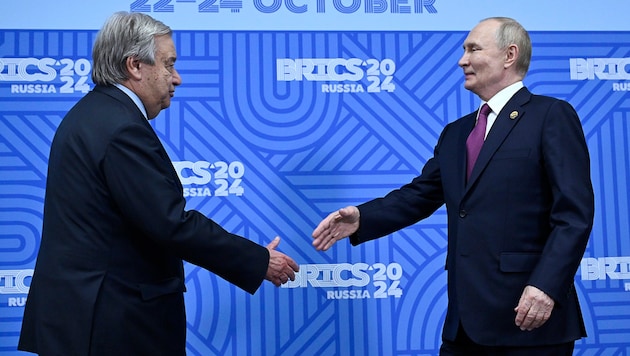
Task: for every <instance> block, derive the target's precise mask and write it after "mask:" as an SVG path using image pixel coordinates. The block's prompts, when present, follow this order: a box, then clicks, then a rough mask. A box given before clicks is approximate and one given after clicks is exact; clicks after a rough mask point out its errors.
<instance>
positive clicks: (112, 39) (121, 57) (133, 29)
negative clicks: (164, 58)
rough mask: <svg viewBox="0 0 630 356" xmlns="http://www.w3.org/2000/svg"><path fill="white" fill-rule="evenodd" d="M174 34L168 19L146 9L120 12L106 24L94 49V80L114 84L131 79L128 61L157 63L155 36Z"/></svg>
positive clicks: (101, 83)
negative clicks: (156, 16)
mask: <svg viewBox="0 0 630 356" xmlns="http://www.w3.org/2000/svg"><path fill="white" fill-rule="evenodd" d="M164 35H168V36H172V30H171V28H170V27H168V26H166V25H165V24H164V23H162V22H160V21H158V20H156V19H154V18H152V17H151V16H149V15H145V14H142V13H137V12H134V13H129V12H124V11H121V12H116V13H114V14H113V15H112V16H111V17H110V18H109V19H107V21H106V22H105V24H104V25H103V28H102V29H101V30H100V31H99V33H98V35H97V36H96V40H95V41H94V48H93V49H92V61H93V64H92V81H93V82H94V84H97V85H113V84H116V83H121V82H123V81H125V80H126V79H128V73H127V69H126V61H127V58H129V57H135V58H137V59H138V60H139V61H140V62H142V63H147V64H151V65H152V64H155V51H156V48H155V37H156V36H164Z"/></svg>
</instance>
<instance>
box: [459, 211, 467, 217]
mask: <svg viewBox="0 0 630 356" xmlns="http://www.w3.org/2000/svg"><path fill="white" fill-rule="evenodd" d="M466 214H467V213H466V210H460V211H459V217H460V218H465V217H466Z"/></svg>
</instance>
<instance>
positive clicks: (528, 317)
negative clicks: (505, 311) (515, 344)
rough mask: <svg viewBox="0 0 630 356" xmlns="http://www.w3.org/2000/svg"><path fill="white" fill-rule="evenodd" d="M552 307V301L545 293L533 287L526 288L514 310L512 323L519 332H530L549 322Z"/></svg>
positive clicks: (553, 303)
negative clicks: (518, 328) (514, 317)
mask: <svg viewBox="0 0 630 356" xmlns="http://www.w3.org/2000/svg"><path fill="white" fill-rule="evenodd" d="M554 305H555V302H554V300H553V299H551V297H549V296H548V295H547V294H545V292H543V291H541V290H540V289H538V288H536V287H534V286H527V287H525V289H524V290H523V294H522V295H521V299H520V300H519V301H518V306H516V308H514V311H515V312H516V319H515V320H514V322H515V323H516V326H518V327H520V328H521V330H523V331H525V330H527V331H532V330H534V329H536V328H538V327H540V326H541V325H543V324H544V323H545V322H546V321H547V320H549V317H550V316H551V312H552V310H553V306H554Z"/></svg>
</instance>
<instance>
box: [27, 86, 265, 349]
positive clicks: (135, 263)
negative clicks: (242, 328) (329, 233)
mask: <svg viewBox="0 0 630 356" xmlns="http://www.w3.org/2000/svg"><path fill="white" fill-rule="evenodd" d="M48 168H49V169H48V177H47V186H46V197H45V205H44V224H43V236H42V241H41V247H40V250H39V254H38V257H37V262H36V266H35V272H34V276H33V279H32V283H31V286H30V291H29V295H28V300H27V303H26V308H25V313H24V318H23V325H22V332H21V335H20V341H19V346H18V348H19V349H21V350H27V351H31V352H36V353H40V354H42V355H66V356H69V355H117V354H118V355H184V354H185V333H186V320H185V311H184V299H183V292H184V290H185V285H184V270H183V263H182V260H186V261H189V262H191V263H194V264H196V265H198V266H201V267H203V268H205V269H208V270H210V271H212V272H214V273H216V274H217V275H219V276H221V277H222V278H224V279H226V280H227V281H229V282H231V283H233V284H235V285H236V286H238V287H240V288H242V289H244V290H245V291H247V292H249V293H254V292H255V291H256V290H257V289H258V287H259V286H260V284H261V283H262V281H263V279H264V276H265V273H266V271H267V265H268V261H269V252H268V251H267V249H266V248H264V247H263V246H260V245H258V244H255V243H253V242H252V241H249V240H247V239H245V238H242V237H240V236H237V235H233V234H230V233H228V232H226V231H225V230H224V229H222V228H221V227H220V226H219V225H217V224H216V223H214V222H213V221H212V220H210V219H208V218H206V217H205V216H203V215H202V214H200V213H198V212H196V211H186V210H185V204H186V201H185V199H184V198H183V194H182V186H181V184H180V182H179V179H178V176H177V174H176V172H175V170H174V168H173V165H172V163H171V161H170V159H169V157H168V155H167V153H166V151H165V150H164V148H163V146H162V144H161V142H160V140H159V139H158V137H157V135H156V134H155V132H154V130H153V129H152V127H151V126H150V125H149V123H148V122H147V120H146V119H145V118H144V117H143V115H142V113H141V112H140V110H139V109H138V108H137V107H136V105H135V104H134V103H133V101H132V100H131V99H130V98H129V97H128V96H127V95H126V94H125V93H123V92H122V91H121V90H120V89H118V88H116V87H113V86H112V87H101V86H97V87H96V88H95V89H94V90H93V91H92V92H90V93H88V94H87V95H86V96H85V97H84V98H83V99H81V100H80V101H79V102H78V103H77V104H76V105H75V106H74V107H73V108H72V110H70V111H69V113H68V114H67V115H66V117H65V118H64V119H63V120H62V122H61V124H60V125H59V128H58V129H57V132H56V134H55V138H54V140H53V143H52V147H51V151H50V160H49V167H48Z"/></svg>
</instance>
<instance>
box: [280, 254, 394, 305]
mask: <svg viewBox="0 0 630 356" xmlns="http://www.w3.org/2000/svg"><path fill="white" fill-rule="evenodd" d="M402 277H403V268H402V266H401V265H400V264H398V263H395V262H394V263H390V264H387V265H386V264H384V263H374V264H371V265H369V264H367V263H354V264H350V263H335V264H306V265H300V271H299V272H297V273H296V274H295V280H294V281H288V282H287V283H285V284H283V285H282V286H281V287H282V288H328V290H326V299H370V298H375V299H382V298H400V297H401V296H402V295H403V289H402V288H401V285H400V280H401V279H402Z"/></svg>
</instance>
